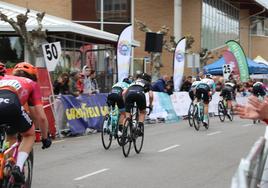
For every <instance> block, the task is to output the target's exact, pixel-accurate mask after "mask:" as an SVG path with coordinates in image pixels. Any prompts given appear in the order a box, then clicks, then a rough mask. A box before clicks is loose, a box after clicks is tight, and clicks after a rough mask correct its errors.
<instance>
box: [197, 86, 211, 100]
mask: <svg viewBox="0 0 268 188" xmlns="http://www.w3.org/2000/svg"><path fill="white" fill-rule="evenodd" d="M209 92H210V87H209V86H208V85H207V84H199V85H198V86H197V87H196V91H195V96H196V98H197V99H198V100H201V99H203V101H204V103H205V104H208V103H209V98H210V96H209Z"/></svg>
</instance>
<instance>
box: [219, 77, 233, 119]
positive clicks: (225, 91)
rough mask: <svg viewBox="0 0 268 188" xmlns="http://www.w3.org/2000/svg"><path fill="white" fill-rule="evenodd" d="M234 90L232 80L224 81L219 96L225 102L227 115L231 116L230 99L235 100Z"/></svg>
mask: <svg viewBox="0 0 268 188" xmlns="http://www.w3.org/2000/svg"><path fill="white" fill-rule="evenodd" d="M235 90H236V85H235V84H234V83H233V82H232V81H226V82H225V84H224V87H223V88H222V91H221V93H220V96H222V98H223V99H225V100H226V102H227V115H228V116H229V117H230V116H231V114H230V113H231V108H232V101H233V100H235V96H236V92H235Z"/></svg>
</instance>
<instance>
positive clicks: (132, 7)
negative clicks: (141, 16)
mask: <svg viewBox="0 0 268 188" xmlns="http://www.w3.org/2000/svg"><path fill="white" fill-rule="evenodd" d="M134 1H135V0H132V1H131V21H130V22H131V24H132V39H131V41H132V42H133V41H134V10H135V7H134V6H135V4H134ZM131 48H132V50H131V60H130V61H131V63H130V67H131V69H130V75H132V76H133V73H134V48H133V47H131Z"/></svg>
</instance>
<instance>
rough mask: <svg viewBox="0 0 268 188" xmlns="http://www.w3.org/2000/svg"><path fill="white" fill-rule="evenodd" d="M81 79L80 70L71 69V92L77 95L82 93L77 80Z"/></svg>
mask: <svg viewBox="0 0 268 188" xmlns="http://www.w3.org/2000/svg"><path fill="white" fill-rule="evenodd" d="M78 80H79V72H78V71H77V70H74V71H71V73H70V82H69V93H70V94H71V95H73V96H75V97H77V96H78V95H79V94H80V91H79V87H78V84H77V81H78Z"/></svg>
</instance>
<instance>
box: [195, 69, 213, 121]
mask: <svg viewBox="0 0 268 188" xmlns="http://www.w3.org/2000/svg"><path fill="white" fill-rule="evenodd" d="M215 89H216V85H215V83H214V81H213V78H212V75H211V74H207V75H206V76H205V78H203V79H202V80H201V82H199V83H198V85H197V86H196V94H195V95H196V98H197V101H200V100H201V99H203V101H204V120H203V123H204V124H205V125H207V124H208V104H209V101H210V98H211V97H212V95H213V94H214V93H215Z"/></svg>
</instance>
